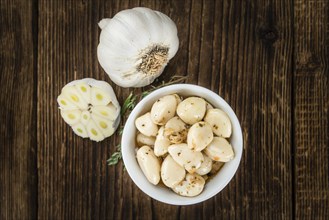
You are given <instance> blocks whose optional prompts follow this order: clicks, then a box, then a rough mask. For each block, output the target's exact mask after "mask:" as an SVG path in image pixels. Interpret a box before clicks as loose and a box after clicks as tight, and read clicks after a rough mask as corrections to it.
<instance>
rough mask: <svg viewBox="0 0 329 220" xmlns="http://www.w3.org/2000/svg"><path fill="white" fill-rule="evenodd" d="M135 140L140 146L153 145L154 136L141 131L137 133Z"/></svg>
mask: <svg viewBox="0 0 329 220" xmlns="http://www.w3.org/2000/svg"><path fill="white" fill-rule="evenodd" d="M136 141H137V145H138V146H140V147H141V146H144V145H147V146H153V145H154V142H155V138H154V137H149V136H146V135H144V134H142V133H138V134H137V137H136Z"/></svg>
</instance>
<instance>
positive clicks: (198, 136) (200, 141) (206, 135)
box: [187, 121, 214, 151]
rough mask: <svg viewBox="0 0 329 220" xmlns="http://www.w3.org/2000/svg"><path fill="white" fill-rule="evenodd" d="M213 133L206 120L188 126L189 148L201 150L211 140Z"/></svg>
mask: <svg viewBox="0 0 329 220" xmlns="http://www.w3.org/2000/svg"><path fill="white" fill-rule="evenodd" d="M213 137H214V134H213V133H212V129H211V127H210V125H209V124H208V123H207V122H204V121H200V122H197V123H195V124H194V125H192V126H191V127H190V130H189V131H188V134H187V145H188V147H189V148H190V149H191V150H195V151H202V150H203V149H204V148H206V147H207V145H208V144H210V142H211V141H212V139H213Z"/></svg>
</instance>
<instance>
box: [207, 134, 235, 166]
mask: <svg viewBox="0 0 329 220" xmlns="http://www.w3.org/2000/svg"><path fill="white" fill-rule="evenodd" d="M204 152H205V154H206V155H207V156H208V157H210V158H211V159H212V160H214V161H220V162H228V161H230V160H232V159H233V158H234V151H233V148H232V146H231V144H230V143H229V142H228V141H227V140H226V139H225V138H222V137H214V139H213V141H212V142H211V143H210V144H209V145H208V146H207V147H206V149H205V150H204Z"/></svg>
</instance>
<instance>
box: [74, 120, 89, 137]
mask: <svg viewBox="0 0 329 220" xmlns="http://www.w3.org/2000/svg"><path fill="white" fill-rule="evenodd" d="M72 129H73V131H74V133H75V134H77V135H79V136H80V137H82V138H87V137H89V135H88V132H87V129H86V127H85V125H83V124H82V123H78V124H75V125H73V126H72Z"/></svg>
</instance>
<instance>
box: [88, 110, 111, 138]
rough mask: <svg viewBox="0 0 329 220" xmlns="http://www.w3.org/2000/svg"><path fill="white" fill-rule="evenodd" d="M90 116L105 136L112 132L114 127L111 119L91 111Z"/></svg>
mask: <svg viewBox="0 0 329 220" xmlns="http://www.w3.org/2000/svg"><path fill="white" fill-rule="evenodd" d="M91 118H92V120H94V122H95V124H96V125H97V127H98V128H99V130H100V131H101V132H102V134H103V135H104V136H105V137H109V136H111V135H112V134H113V133H114V131H115V127H114V122H113V121H111V120H107V119H105V118H102V117H100V116H98V115H95V114H93V113H91Z"/></svg>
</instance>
